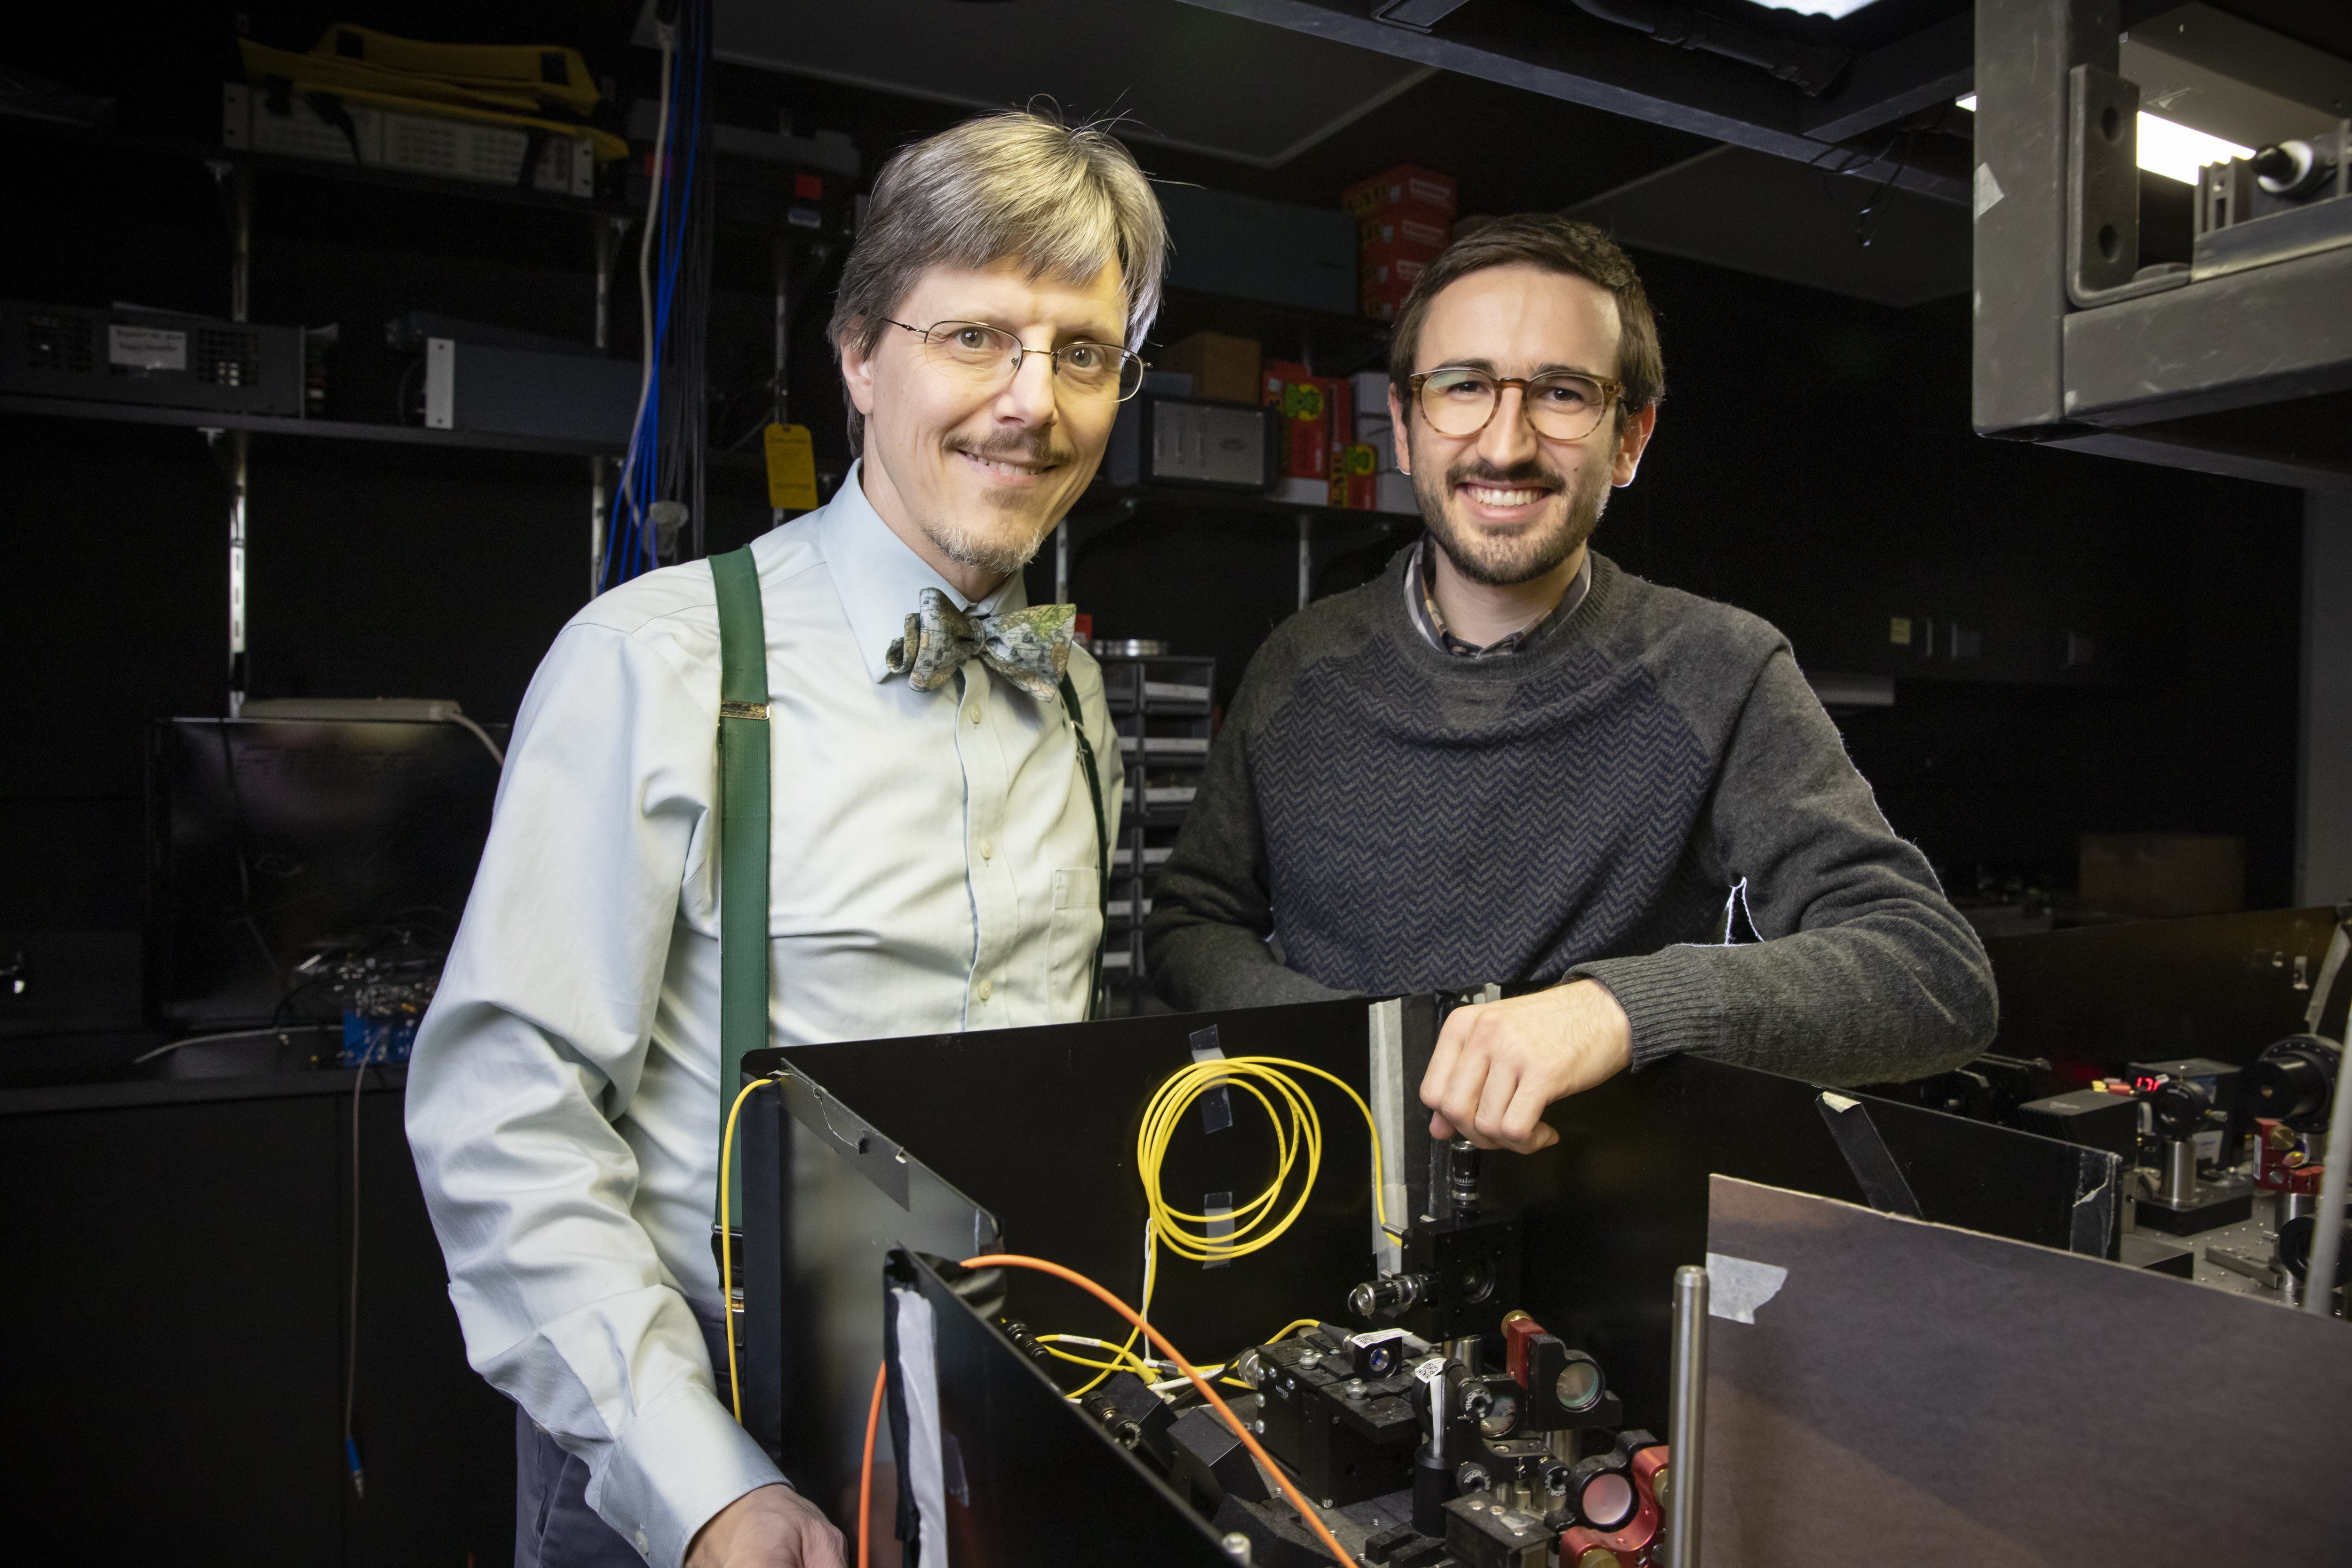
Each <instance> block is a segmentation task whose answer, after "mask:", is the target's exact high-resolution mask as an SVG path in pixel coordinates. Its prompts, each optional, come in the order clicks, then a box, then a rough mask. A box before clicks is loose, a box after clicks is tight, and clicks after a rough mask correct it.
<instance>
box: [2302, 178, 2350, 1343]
mask: <svg viewBox="0 0 2352 1568" xmlns="http://www.w3.org/2000/svg"><path fill="white" fill-rule="evenodd" d="M2347 161H2352V160H2347ZM2332 1114H2333V1116H2334V1120H2333V1121H2331V1122H2330V1123H2329V1124H2328V1128H2327V1163H2326V1167H2325V1168H2324V1170H2323V1172H2322V1173H2321V1175H2320V1178H2319V1213H2318V1214H2317V1215H2315V1216H2314V1224H2315V1226H2316V1228H2315V1229H2314V1230H2313V1232H2312V1234H2311V1266H2310V1268H2307V1269H2306V1270H2305V1279H2306V1280H2307V1281H2308V1284H2307V1286H2306V1288H2305V1290H2304V1293H2303V1296H2304V1300H2303V1310H2305V1311H2306V1312H2310V1313H2313V1314H2315V1315H2316V1316H2319V1317H2323V1318H2324V1317H2326V1316H2328V1315H2329V1314H2330V1313H2331V1312H2332V1311H2333V1310H2334V1306H2333V1303H2334V1301H2335V1300H2336V1289H2335V1285H2336V1257H2337V1255H2338V1253H2339V1252H2340V1251H2341V1250H2342V1245H2343V1241H2344V1193H2345V1184H2346V1178H2347V1177H2352V1062H2345V1061H2338V1062H2337V1063H2336V1109H2335V1110H2334V1111H2333V1113H2332Z"/></svg>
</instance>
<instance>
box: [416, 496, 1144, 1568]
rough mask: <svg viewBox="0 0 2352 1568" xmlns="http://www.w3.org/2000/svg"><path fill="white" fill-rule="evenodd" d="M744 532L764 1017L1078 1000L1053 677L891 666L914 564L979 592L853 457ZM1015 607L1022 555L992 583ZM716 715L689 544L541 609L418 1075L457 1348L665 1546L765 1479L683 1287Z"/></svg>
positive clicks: (706, 582)
mask: <svg viewBox="0 0 2352 1568" xmlns="http://www.w3.org/2000/svg"><path fill="white" fill-rule="evenodd" d="M751 548H752V556H753V559H754V561H755V562H756V563H757V564H758V567H759V574H760V589H761V604H762V606H763V608H764V610H765V613H766V618H767V638H768V685H769V690H770V692H771V694H772V695H771V702H770V709H769V711H770V713H771V716H772V717H771V723H772V735H773V743H774V781H775V782H774V786H773V787H774V809H773V822H774V827H773V833H772V839H773V852H772V859H771V868H772V880H771V884H770V914H769V935H770V939H771V943H772V947H771V976H772V980H771V984H772V994H771V998H770V1014H769V1023H770V1030H771V1037H772V1039H773V1041H774V1042H775V1043H777V1044H780V1045H787V1044H799V1043H804V1042H810V1041H822V1040H843V1039H876V1038H887V1037H894V1036H901V1035H919V1034H932V1033H945V1032H950V1031H956V1030H964V1029H982V1028H1002V1027H1007V1026H1015V1025H1034V1024H1047V1023H1063V1022H1068V1021H1071V1020H1074V1019H1077V1018H1081V1017H1083V1016H1085V1012H1086V1003H1087V984H1088V979H1089V972H1090V966H1091V963H1092V960H1093V955H1094V951H1095V946H1096V943H1097V940H1098V938H1099V936H1100V934H1101V931H1102V918H1101V912H1100V910H1099V907H1098V898H1099V893H1098V889H1099V885H1100V883H1099V879H1100V874H1101V872H1100V864H1099V860H1098V858H1097V837H1096V825H1095V819H1094V808H1093V805H1092V802H1091V800H1090V799H1089V796H1088V795H1087V785H1086V779H1085V776H1084V774H1083V773H1082V771H1081V770H1080V768H1079V765H1078V761H1077V752H1076V735H1075V732H1074V731H1073V730H1072V728H1071V725H1070V723H1069V721H1068V719H1067V716H1066V713H1065V712H1064V710H1063V708H1062V706H1061V704H1060V703H1059V702H1055V703H1052V704H1043V703H1040V702H1038V701H1037V700H1035V699H1034V698H1032V697H1030V696H1028V695H1027V694H1026V693H1024V692H1023V691H1022V690H1021V689H1019V688H1017V687H1015V686H1013V685H1012V684H1011V683H1010V682H1008V681H1004V680H1003V679H997V678H995V677H993V676H992V675H991V673H990V672H989V671H988V670H987V669H986V668H984V667H983V666H982V665H981V664H980V663H979V662H978V661H976V660H975V661H973V662H971V663H970V664H967V665H966V666H965V667H964V669H963V671H962V676H961V679H960V680H957V681H951V682H950V683H949V685H948V686H946V687H945V688H943V689H940V690H937V691H932V692H928V693H926V692H919V691H916V690H914V689H911V688H910V687H909V686H908V684H907V682H906V680H905V679H903V678H901V677H893V676H891V675H889V673H888V671H887V668H886V667H885V665H884V663H883V656H884V650H885V649H886V648H887V647H888V646H889V644H890V641H891V639H892V638H894V637H898V636H899V635H900V633H901V632H902V631H903V629H904V622H905V618H906V616H908V614H909V613H910V612H912V611H913V610H914V609H915V607H916V605H917V601H918V596H919V594H920V592H921V591H922V590H923V589H924V588H927V587H936V588H939V589H940V590H941V591H943V592H946V593H948V594H949V595H950V597H951V598H953V599H954V601H955V603H957V604H958V605H963V604H964V603H965V601H964V600H963V599H962V598H961V595H955V594H954V592H953V590H952V589H950V588H949V586H948V584H946V583H945V582H944V581H943V580H941V578H940V576H939V575H938V574H937V573H935V572H934V571H932V569H931V568H930V567H929V566H928V565H927V564H925V563H924V562H923V560H922V559H921V557H919V556H918V555H917V554H916V553H915V552H913V551H912V550H910V549H908V547H907V545H906V544H905V543H904V542H901V541H900V540H899V539H898V536H897V535H895V534H894V533H892V532H891V531H890V530H889V528H888V527H887V525H886V524H885V523H884V522H883V521H882V520H881V518H880V517H879V516H878V515H877V514H876V512H875V510H874V509H873V507H872V505H871V504H870V503H869V502H868V501H867V500H866V496H865V494H864V492H863V490H862V489H861V487H860V483H859V477H858V471H857V470H856V469H854V468H853V469H852V470H851V473H850V476H849V478H848V479H846V480H845V481H844V483H843V485H842V489H841V491H840V494H839V495H838V496H836V497H835V499H834V500H833V501H832V502H831V503H830V504H829V505H827V506H825V507H824V508H822V509H820V510H817V511H814V512H812V513H810V514H808V515H807V516H805V517H803V518H801V519H799V520H798V521H793V522H792V523H788V524H786V525H785V526H783V527H782V528H779V529H777V530H775V531H772V532H771V533H769V534H767V535H766V536H765V537H763V538H761V540H759V541H758V542H756V543H754V544H753V545H752V547H751ZM1024 603H1025V597H1024V588H1023V585H1022V581H1021V577H1020V574H1017V573H1016V574H1013V577H1012V578H1011V579H1010V580H1009V581H1008V582H1007V583H1006V584H1004V586H1003V587H1002V588H1001V589H999V590H998V592H997V593H996V594H995V595H992V597H991V598H990V599H988V600H986V601H983V602H982V605H980V606H979V608H981V609H982V610H986V611H990V612H993V611H996V610H1000V609H1018V608H1020V607H1022V606H1023V605H1024ZM1070 675H1071V679H1072V680H1073V683H1074V684H1075V686H1076V690H1077V693H1078V698H1079V706H1080V711H1081V712H1082V713H1083V714H1084V716H1085V722H1086V727H1087V736H1088V739H1089V741H1090V742H1092V744H1093V747H1094V752H1095V756H1096V758H1097V761H1098V763H1099V764H1100V765H1101V767H1102V768H1103V770H1104V774H1103V780H1102V785H1103V795H1104V805H1105V808H1106V810H1107V811H1108V813H1109V814H1110V817H1111V820H1110V821H1109V823H1108V832H1109V833H1110V835H1111V837H1113V838H1114V839H1115V838H1116V837H1117V834H1118V807H1119V799H1120V782H1121V779H1120V763H1119V749H1118V737H1117V735H1116V733H1115V731H1114V730H1113V727H1112V724H1111V721H1110V718H1109V715H1108V711H1107V710H1106V709H1105V706H1104V702H1103V687H1102V673H1101V670H1100V668H1098V667H1097V665H1096V663H1095V662H1094V660H1093V659H1092V658H1089V657H1088V656H1087V654H1086V653H1084V652H1083V651H1076V650H1074V651H1073V653H1072V655H1071V660H1070ZM718 708H719V623H718V615H717V611H716V608H715V604H714V598H713V594H712V589H711V581H710V571H709V567H708V566H707V565H706V564H704V563H699V562H698V563H693V564H690V565H686V566H679V567H674V568H671V569H668V570H665V571H660V572H656V573H653V574H649V575H647V576H644V577H640V578H638V579H636V580H635V581H634V582H631V583H629V584H625V586H623V587H620V588H616V589H614V590H613V591H612V592H610V593H608V594H605V595H602V596H601V597H599V598H597V599H596V600H594V601H593V603H591V604H590V605H588V606H587V607H586V608H585V609H583V610H582V611H581V612H580V613H579V614H578V615H577V616H573V617H572V621H571V623H570V624H569V625H568V626H565V627H564V628H563V630H562V633H560V634H559V635H558V636H557V637H556V640H555V643H554V646H553V647H551V649H550V650H549V652H548V655H547V658H546V659H545V661H544V662H542V663H541V666H540V668H539V672H538V674H537V675H536V676H535V677H534V678H533V679H532V681H531V685H530V691H529V693H528V695H526V696H525V698H524V700H523V705H522V710H521V711H520V714H519V715H518V716H517V718H516V721H515V728H514V734H513V738H512V742H511V743H510V745H509V750H508V753H507V763H506V769H505V772H504V774H503V776H502V777H501V778H500V780H499V795H498V805H497V810H496V813H495V815H494V816H493V818H492V821H491V825H490V835H489V840H488V845H487V847H485V849H484V851H483V855H482V862H481V867H480V869H479V871H478V874H477V876H476V879H475V882H474V889H473V894H472V896H471V898H470V899H469V900H467V905H466V914H465V919H464V921H463V923H462V925H461V926H460V928H459V931H458V934H457V943H456V945H455V947H454V948H453V950H452V951H451V952H450V955H449V963H448V966H447V969H446V973H444V975H443V978H442V982H441V987H440V991H439V994H438V995H437V997H436V1000H435V1002H434V1004H433V1006H432V1009H431V1011H430V1013H429V1014H428V1015H427V1016H426V1017H425V1022H424V1025H423V1026H422V1027H421V1028H420V1029H419V1030H418V1033H417V1039H416V1047H415V1057H414V1059H413V1060H412V1062H411V1064H410V1068H409V1080H408V1101H407V1103H408V1111H407V1117H408V1133H409V1142H410V1144H411V1147H412V1148H413V1149H414V1150H415V1156H416V1165H417V1170H418V1173H419V1174H420V1175H421V1177H422V1178H423V1182H424V1187H425V1202H426V1205H427V1206H428V1208H429V1209H430V1211H431V1213H432V1216H433V1223H434V1226H435V1228H436V1231H437V1232H438V1233H439V1236H440V1238H441V1245H442V1248H443V1251H444V1253H445V1254H446V1258H447V1261H448V1266H449V1275H450V1287H449V1293H450V1298H451V1300H453V1301H455V1303H456V1304H457V1316H458V1320H459V1322H460V1324H461V1325H462V1327H463V1329H464V1331H465V1336H466V1347H467V1356H468V1358H469V1359H470V1360H471V1362H472V1363H473V1364H474V1366H475V1367H476V1369H477V1370H478V1371H479V1372H481V1373H482V1374H483V1375H484V1376H486V1377H487V1378H488V1379H489V1381H490V1382H491V1383H492V1384H495V1385H496V1386H497V1387H498V1388H499V1389H500V1390H501V1391H502V1392H504V1393H506V1394H509V1396H511V1397H512V1398H514V1399H515V1400H516V1401H517V1402H518V1403H520V1405H522V1407H523V1409H524V1410H525V1411H527V1412H528V1413H529V1414H530V1416H531V1418H532V1419H533V1420H535V1421H537V1422H538V1423H539V1424H540V1425H541V1426H543V1427H545V1428H546V1429H547V1430H548V1431H549V1432H550V1433H551V1435H552V1436H554V1437H555V1439H556V1441H557V1442H558V1443H560V1444H561V1445H562V1447H564V1448H565V1449H566V1450H568V1451H569V1452H571V1453H573V1454H576V1455H578V1456H580V1457H581V1458H583V1459H585V1460H586V1461H587V1463H588V1466H589V1468H590V1472H591V1481H590V1486H589V1490H588V1500H589V1502H590V1504H591V1505H592V1506H593V1507H594V1508H595V1510H597V1512H598V1513H599V1514H601V1515H602V1516H603V1517H604V1519H605V1520H606V1521H608V1522H610V1523H611V1524H613V1525H614V1528H616V1529H617V1530H619V1531H620V1532H621V1533H622V1534H623V1535H624V1536H625V1537H627V1538H629V1539H630V1540H632V1541H634V1542H635V1543H636V1545H637V1548H638V1550H639V1551H640V1552H644V1553H646V1557H647V1559H648V1561H650V1562H652V1563H657V1564H665V1565H667V1564H670V1563H677V1562H678V1561H679V1559H680V1558H681V1557H682V1556H683V1555H684V1552H685V1550H686V1547H687V1545H688V1542H690V1541H691V1540H692V1539H693V1536H694V1532H695V1531H697V1530H698V1529H699V1528H700V1527H701V1526H702V1524H703V1522H704V1521H707V1520H708V1519H709V1517H710V1516H711V1515H712V1514H713V1513H716V1512H717V1511H718V1510H719V1509H720V1508H723V1507H725V1506H726V1504H728V1503H729V1502H730V1501H732V1500H734V1499H736V1498H737V1497H740V1496H741V1495H742V1494H743V1493H744V1492H746V1491H748V1490H750V1489H752V1488H753V1487H757V1486H761V1485H765V1484H767V1483H769V1482H772V1481H774V1480H777V1479H781V1478H780V1477H779V1476H778V1475H777V1473H776V1470H775V1468H774V1467H773V1466H772V1465H771V1464H770V1462H769V1461H768V1459H767V1458H766V1456H765V1455H764V1454H762V1453H761V1451H760V1449H759V1448H758V1447H757V1446H756V1445H754V1444H753V1442H752V1441H751V1438H750V1437H749V1436H747V1435H746V1434H745V1433H744V1432H743V1431H742V1429H741V1428H740V1427H739V1426H737V1425H736V1424H735V1422H734V1420H733V1418H732V1417H731V1416H730V1415H729V1414H728V1412H727V1410H726V1409H725V1408H724V1407H723V1406H722V1405H720V1404H719V1400H718V1398H717V1397H716V1395H715V1394H714V1392H713V1390H714V1387H715V1384H714V1382H713V1379H712V1377H711V1373H710V1368H709V1358H708V1353H707V1352H706V1351H705V1349H704V1347H703V1341H702V1338H701V1334H700V1332H699V1331H698V1328H697V1325H696V1323H695V1320H694V1317H693V1315H692V1313H691V1312H690V1310H688V1306H687V1304H686V1300H685V1298H688V1297H691V1298H693V1299H695V1300H699V1301H703V1302H708V1303H711V1304H714V1305H715V1304H716V1303H717V1302H718V1301H719V1283H718V1279H717V1270H716V1268H715V1266H714V1265H713V1263H712V1261H711V1257H710V1241H709V1238H710V1225H711V1219H712V1212H711V1210H712V1202H713V1194H714V1193H715V1192H716V1190H717V1183H718V1142H719V1140H718V1125H719V1070H718V1062H719V920H718V907H717V872H718V867H717V863H716V858H715V857H714V855H713V852H712V851H713V842H712V832H713V828H714V826H715V824H716V816H715V812H714V810H713V806H712V801H713V798H714V786H715V782H716V774H715V749H714V738H715V736H716V733H717V726H718ZM877 1300H878V1298H877ZM791 1418H792V1416H791V1413H790V1412H787V1413H786V1419H787V1420H790V1419H791Z"/></svg>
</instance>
